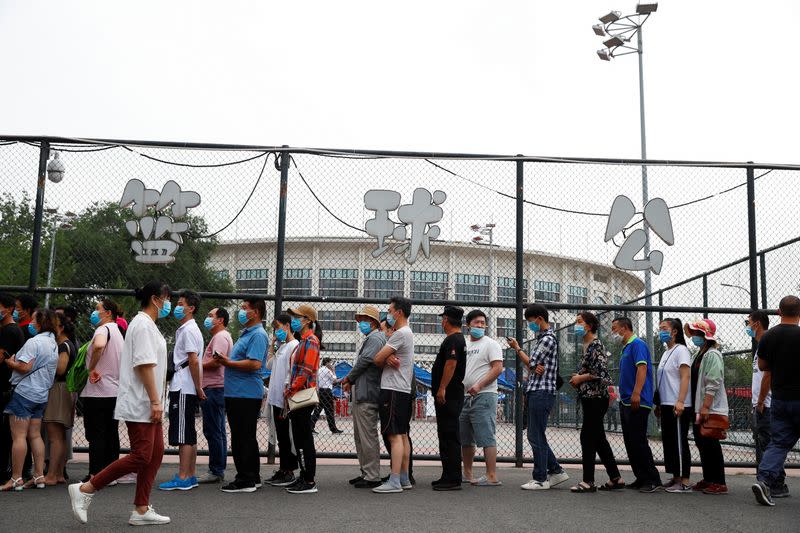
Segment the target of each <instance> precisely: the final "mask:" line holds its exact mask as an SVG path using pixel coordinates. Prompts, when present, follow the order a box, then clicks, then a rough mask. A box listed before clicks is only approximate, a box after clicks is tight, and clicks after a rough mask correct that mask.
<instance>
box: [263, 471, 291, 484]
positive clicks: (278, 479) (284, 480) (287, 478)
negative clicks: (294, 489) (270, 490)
mask: <svg viewBox="0 0 800 533" xmlns="http://www.w3.org/2000/svg"><path fill="white" fill-rule="evenodd" d="M295 481H297V480H296V479H295V477H294V473H293V472H281V473H280V475H278V474H277V473H276V474H275V475H274V476H272V478H270V480H269V481H267V483H269V484H270V485H272V486H273V487H288V486H289V485H291V484H292V483H294V482H295Z"/></svg>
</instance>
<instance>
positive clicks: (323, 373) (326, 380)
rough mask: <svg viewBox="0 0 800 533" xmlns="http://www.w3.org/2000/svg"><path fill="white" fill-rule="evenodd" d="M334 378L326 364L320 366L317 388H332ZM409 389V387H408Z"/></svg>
mask: <svg viewBox="0 0 800 533" xmlns="http://www.w3.org/2000/svg"><path fill="white" fill-rule="evenodd" d="M335 379H336V375H335V374H334V373H333V370H331V369H330V368H328V367H327V366H323V367H321V368H320V369H319V370H317V388H318V389H332V388H333V381H334V380H335ZM409 390H410V387H409Z"/></svg>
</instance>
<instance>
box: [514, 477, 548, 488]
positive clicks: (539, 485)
mask: <svg viewBox="0 0 800 533" xmlns="http://www.w3.org/2000/svg"><path fill="white" fill-rule="evenodd" d="M520 488H521V489H522V490H547V489H549V488H550V482H549V481H536V480H534V479H532V480H531V481H528V482H527V483H525V484H524V485H522V486H521V487H520Z"/></svg>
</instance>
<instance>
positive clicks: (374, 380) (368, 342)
mask: <svg viewBox="0 0 800 533" xmlns="http://www.w3.org/2000/svg"><path fill="white" fill-rule="evenodd" d="M355 319H356V323H357V324H358V331H359V332H360V333H361V334H362V335H364V342H363V343H362V344H361V348H360V349H359V351H358V354H357V355H356V360H355V363H354V364H353V368H352V369H351V370H350V372H349V373H348V374H347V376H345V378H344V379H343V380H342V388H343V389H344V390H345V391H348V390H349V391H351V394H352V401H353V403H352V408H353V438H354V439H355V445H356V455H357V456H358V464H359V467H360V469H361V473H360V475H359V476H358V477H356V478H354V479H351V480H350V484H351V485H353V486H354V487H355V488H357V489H373V488H375V487H378V486H379V485H380V484H381V463H380V442H379V440H378V416H379V415H378V411H379V406H380V399H381V369H380V367H378V366H377V365H376V364H375V355H376V354H377V353H378V352H379V351H380V350H381V348H383V346H384V345H385V344H386V336H385V335H384V334H383V332H382V331H381V328H380V313H379V312H378V309H377V308H375V307H373V306H371V305H366V306H364V307H363V308H362V309H361V310H360V311H359V312H358V313H356V316H355Z"/></svg>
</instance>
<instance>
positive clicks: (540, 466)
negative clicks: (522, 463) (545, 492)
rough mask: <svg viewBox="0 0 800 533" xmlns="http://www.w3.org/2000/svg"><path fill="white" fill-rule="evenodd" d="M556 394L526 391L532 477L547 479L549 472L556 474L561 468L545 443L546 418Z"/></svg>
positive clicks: (536, 479) (539, 479)
mask: <svg viewBox="0 0 800 533" xmlns="http://www.w3.org/2000/svg"><path fill="white" fill-rule="evenodd" d="M555 399H556V395H555V393H552V392H547V391H542V390H537V391H530V392H528V442H530V443H531V449H532V450H533V479H534V480H535V481H547V476H548V475H549V474H557V473H559V472H561V471H562V470H563V469H562V468H561V465H560V464H558V461H556V456H555V455H553V450H551V449H550V445H549V444H547V435H546V434H545V432H546V431H547V418H548V417H549V416H550V411H551V410H552V409H553V403H554V402H555Z"/></svg>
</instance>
